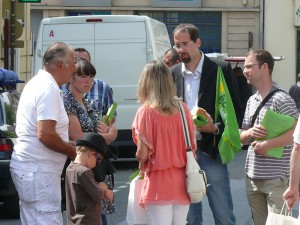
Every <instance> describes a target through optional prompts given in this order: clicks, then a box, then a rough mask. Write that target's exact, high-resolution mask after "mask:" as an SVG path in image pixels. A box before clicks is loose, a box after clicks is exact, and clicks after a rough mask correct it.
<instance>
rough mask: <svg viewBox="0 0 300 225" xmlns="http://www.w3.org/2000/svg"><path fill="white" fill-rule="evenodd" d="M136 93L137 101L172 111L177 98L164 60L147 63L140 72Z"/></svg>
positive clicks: (166, 111) (175, 105) (176, 103)
mask: <svg viewBox="0 0 300 225" xmlns="http://www.w3.org/2000/svg"><path fill="white" fill-rule="evenodd" d="M137 95H138V99H139V102H141V103H143V104H147V105H149V106H151V107H153V108H157V109H159V110H160V111H161V112H165V113H172V112H173V110H174V107H177V105H178V101H179V99H178V98H177V97H176V89H175V84H174V82H173V79H172V76H171V73H170V70H169V68H168V67H167V66H166V64H165V63H164V62H159V61H152V62H150V63H147V64H146V65H145V67H144V69H143V71H142V73H141V76H140V79H139V82H138V88H137Z"/></svg>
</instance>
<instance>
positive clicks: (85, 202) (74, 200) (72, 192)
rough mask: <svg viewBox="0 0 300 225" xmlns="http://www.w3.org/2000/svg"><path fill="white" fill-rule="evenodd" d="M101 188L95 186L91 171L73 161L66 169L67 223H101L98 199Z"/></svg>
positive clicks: (71, 224) (97, 224) (93, 224)
mask: <svg viewBox="0 0 300 225" xmlns="http://www.w3.org/2000/svg"><path fill="white" fill-rule="evenodd" d="M102 196H103V192H102V190H101V189H100V188H99V187H98V186H97V184H96V182H95V177H94V174H93V172H92V171H91V170H90V169H88V168H87V167H85V166H82V165H81V164H78V163H73V162H71V164H70V165H69V166H68V168H67V171H66V198H67V202H66V208H67V215H68V224H69V225H73V224H78V225H80V224H81V225H86V224H90V225H102V219H101V206H100V201H101V198H102Z"/></svg>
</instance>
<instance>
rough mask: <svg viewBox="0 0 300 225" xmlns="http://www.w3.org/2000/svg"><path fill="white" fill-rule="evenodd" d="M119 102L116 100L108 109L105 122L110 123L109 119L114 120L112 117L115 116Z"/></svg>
mask: <svg viewBox="0 0 300 225" xmlns="http://www.w3.org/2000/svg"><path fill="white" fill-rule="evenodd" d="M117 106H118V105H117V103H116V102H114V103H113V104H112V105H111V106H110V108H109V109H108V110H107V113H106V117H105V120H104V123H105V124H106V125H107V124H108V121H110V122H111V121H112V119H113V118H114V116H115V112H116V109H117Z"/></svg>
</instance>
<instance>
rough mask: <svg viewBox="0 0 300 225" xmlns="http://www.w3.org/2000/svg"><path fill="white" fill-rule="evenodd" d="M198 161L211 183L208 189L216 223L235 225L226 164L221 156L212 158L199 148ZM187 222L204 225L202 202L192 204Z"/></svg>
mask: <svg viewBox="0 0 300 225" xmlns="http://www.w3.org/2000/svg"><path fill="white" fill-rule="evenodd" d="M197 161H198V163H199V165H200V167H201V169H203V170H204V171H205V173H206V176H207V181H208V183H209V184H210V185H209V187H208V189H207V198H208V202H209V206H210V208H211V211H212V214H213V217H214V220H215V224H216V225H235V222H236V221H235V216H234V215H233V203H232V197H231V190H230V181H229V173H228V169H227V165H226V164H222V161H221V157H220V156H219V155H218V158H217V159H212V158H210V156H209V155H207V154H206V153H204V152H202V151H201V150H200V148H198V150H197ZM187 222H188V224H189V225H202V224H203V217H202V203H201V202H199V203H193V204H191V205H190V208H189V212H188V216H187Z"/></svg>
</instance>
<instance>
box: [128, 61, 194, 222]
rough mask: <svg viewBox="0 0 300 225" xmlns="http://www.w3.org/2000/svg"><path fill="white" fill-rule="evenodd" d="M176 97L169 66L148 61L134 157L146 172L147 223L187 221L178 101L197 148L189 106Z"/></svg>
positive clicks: (143, 198)
mask: <svg viewBox="0 0 300 225" xmlns="http://www.w3.org/2000/svg"><path fill="white" fill-rule="evenodd" d="M175 96H176V91H175V86H174V83H173V79H172V76H171V74H170V71H169V69H168V67H167V66H166V65H165V64H164V63H163V62H157V61H153V62H151V63H148V64H147V65H146V66H145V67H144V70H143V72H142V74H141V77H140V80H139V83H138V98H139V101H140V102H141V103H142V104H143V105H142V106H141V107H140V108H139V109H138V111H137V113H136V116H135V119H134V122H133V125H132V133H133V140H134V142H135V143H136V144H137V153H136V158H137V160H138V161H139V162H140V169H141V171H142V172H143V174H144V181H143V187H142V192H141V198H140V205H141V206H142V207H144V208H145V209H146V212H147V220H148V225H184V224H186V216H187V213H188V209H189V205H190V199H189V197H188V194H187V191H186V186H185V167H186V147H185V140H184V136H183V127H182V126H183V125H182V120H181V115H180V111H179V106H178V104H179V103H180V104H182V105H183V108H184V111H185V114H186V118H187V122H188V128H189V132H190V137H191V142H192V150H193V151H195V150H196V144H195V133H194V132H195V127H194V123H193V121H192V118H191V114H190V112H189V109H188V108H187V106H186V105H185V104H184V103H183V102H181V101H180V100H179V99H178V98H177V97H175Z"/></svg>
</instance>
